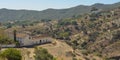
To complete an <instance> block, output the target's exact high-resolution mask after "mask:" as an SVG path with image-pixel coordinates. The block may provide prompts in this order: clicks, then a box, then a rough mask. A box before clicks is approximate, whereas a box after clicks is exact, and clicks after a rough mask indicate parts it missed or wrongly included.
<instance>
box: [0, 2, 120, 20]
mask: <svg viewBox="0 0 120 60" xmlns="http://www.w3.org/2000/svg"><path fill="white" fill-rule="evenodd" d="M119 5H120V2H118V3H115V4H101V3H96V4H93V5H91V6H87V5H78V6H76V7H71V8H66V9H53V8H49V9H46V10H42V11H36V10H25V9H24V10H23V9H22V10H14V9H6V8H3V9H0V22H2V21H16V20H23V21H25V20H42V19H50V20H53V19H56V20H59V19H64V18H70V17H72V16H78V15H81V14H84V13H89V12H90V11H91V8H92V7H96V8H98V9H103V10H109V9H114V8H116V7H119Z"/></svg>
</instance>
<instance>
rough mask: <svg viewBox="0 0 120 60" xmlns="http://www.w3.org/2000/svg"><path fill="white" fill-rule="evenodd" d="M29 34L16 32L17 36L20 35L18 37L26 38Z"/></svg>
mask: <svg viewBox="0 0 120 60" xmlns="http://www.w3.org/2000/svg"><path fill="white" fill-rule="evenodd" d="M27 36H28V35H27V34H24V33H17V34H16V37H18V38H25V37H27Z"/></svg>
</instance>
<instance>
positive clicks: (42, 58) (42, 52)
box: [35, 47, 56, 60]
mask: <svg viewBox="0 0 120 60" xmlns="http://www.w3.org/2000/svg"><path fill="white" fill-rule="evenodd" d="M35 60H56V59H55V58H54V57H53V56H52V55H51V54H49V53H48V51H47V50H46V49H44V48H41V47H35Z"/></svg>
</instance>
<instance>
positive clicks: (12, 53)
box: [0, 48, 22, 60]
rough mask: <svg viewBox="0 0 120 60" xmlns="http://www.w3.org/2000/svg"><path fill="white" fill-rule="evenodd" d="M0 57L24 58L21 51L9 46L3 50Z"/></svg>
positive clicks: (9, 59)
mask: <svg viewBox="0 0 120 60" xmlns="http://www.w3.org/2000/svg"><path fill="white" fill-rule="evenodd" d="M0 57H1V58H5V59H7V60H21V59H22V56H21V52H20V51H19V50H17V49H13V48H9V49H7V50H4V51H3V52H1V53H0Z"/></svg>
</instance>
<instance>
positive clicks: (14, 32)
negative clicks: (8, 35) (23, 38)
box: [13, 30, 16, 42]
mask: <svg viewBox="0 0 120 60" xmlns="http://www.w3.org/2000/svg"><path fill="white" fill-rule="evenodd" d="M13 34H14V41H15V42H16V30H14V31H13Z"/></svg>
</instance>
